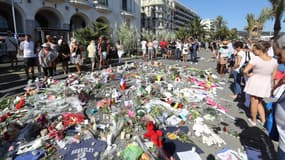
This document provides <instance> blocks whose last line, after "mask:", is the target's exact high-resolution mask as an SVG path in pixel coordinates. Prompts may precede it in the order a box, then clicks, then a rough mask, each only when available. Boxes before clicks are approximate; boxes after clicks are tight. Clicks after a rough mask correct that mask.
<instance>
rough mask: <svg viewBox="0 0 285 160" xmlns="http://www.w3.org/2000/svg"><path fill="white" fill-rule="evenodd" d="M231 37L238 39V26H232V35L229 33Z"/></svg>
mask: <svg viewBox="0 0 285 160" xmlns="http://www.w3.org/2000/svg"><path fill="white" fill-rule="evenodd" d="M229 39H232V40H233V39H238V30H237V28H232V29H231V30H230V35H229Z"/></svg>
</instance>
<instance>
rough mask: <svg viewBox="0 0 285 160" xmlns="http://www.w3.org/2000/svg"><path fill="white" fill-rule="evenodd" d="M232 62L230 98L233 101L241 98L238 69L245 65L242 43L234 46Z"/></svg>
mask: <svg viewBox="0 0 285 160" xmlns="http://www.w3.org/2000/svg"><path fill="white" fill-rule="evenodd" d="M234 48H235V51H234V54H233V55H234V62H235V64H234V65H233V71H232V74H233V77H234V95H233V96H231V97H232V98H233V99H234V100H236V99H237V98H238V97H240V96H241V93H242V92H241V91H242V90H241V84H240V83H241V74H240V68H241V67H242V66H243V65H244V63H245V54H246V53H245V52H244V51H243V43H242V42H236V43H235V44H234Z"/></svg>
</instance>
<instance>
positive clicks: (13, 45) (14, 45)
mask: <svg viewBox="0 0 285 160" xmlns="http://www.w3.org/2000/svg"><path fill="white" fill-rule="evenodd" d="M7 34H8V35H7V38H6V39H5V42H4V43H5V44H6V47H7V52H8V55H9V59H10V62H11V67H14V60H15V61H16V66H17V65H18V59H17V49H18V42H17V40H16V39H15V38H14V37H13V35H12V32H11V31H8V32H7Z"/></svg>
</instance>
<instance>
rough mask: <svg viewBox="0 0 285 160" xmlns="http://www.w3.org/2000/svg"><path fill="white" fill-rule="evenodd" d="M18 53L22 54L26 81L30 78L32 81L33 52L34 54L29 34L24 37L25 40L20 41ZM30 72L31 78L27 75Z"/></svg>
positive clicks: (33, 74) (33, 73) (33, 77)
mask: <svg viewBox="0 0 285 160" xmlns="http://www.w3.org/2000/svg"><path fill="white" fill-rule="evenodd" d="M20 52H22V54H23V57H24V66H25V72H26V76H27V80H28V79H30V78H32V79H33V80H34V79H35V72H34V66H35V52H34V42H33V41H32V40H31V35H29V34H26V35H25V40H24V41H22V42H21V44H20ZM30 72H31V74H32V77H30V74H29V73H30Z"/></svg>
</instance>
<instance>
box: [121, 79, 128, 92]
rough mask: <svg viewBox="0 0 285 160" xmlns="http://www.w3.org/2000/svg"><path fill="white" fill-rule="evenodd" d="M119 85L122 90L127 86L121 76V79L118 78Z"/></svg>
mask: <svg viewBox="0 0 285 160" xmlns="http://www.w3.org/2000/svg"><path fill="white" fill-rule="evenodd" d="M120 86H121V89H122V90H125V89H126V88H127V84H126V82H125V81H124V79H123V78H121V80H120Z"/></svg>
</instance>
